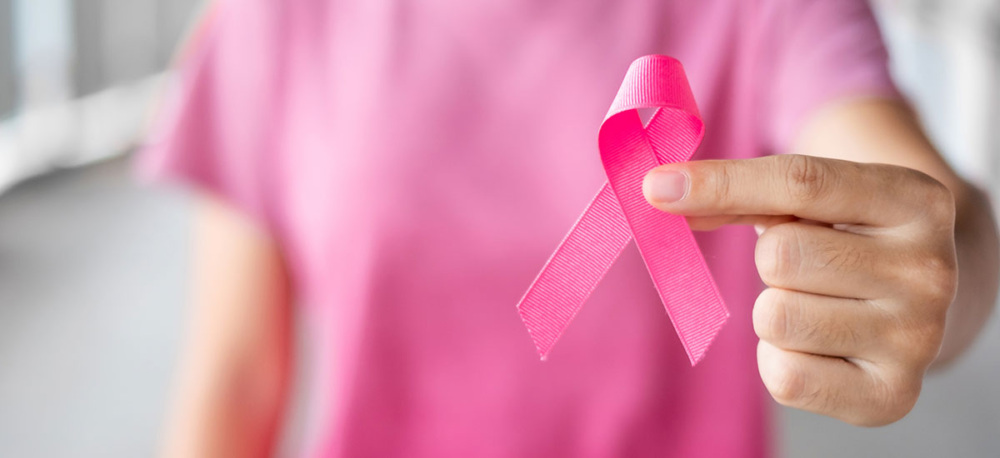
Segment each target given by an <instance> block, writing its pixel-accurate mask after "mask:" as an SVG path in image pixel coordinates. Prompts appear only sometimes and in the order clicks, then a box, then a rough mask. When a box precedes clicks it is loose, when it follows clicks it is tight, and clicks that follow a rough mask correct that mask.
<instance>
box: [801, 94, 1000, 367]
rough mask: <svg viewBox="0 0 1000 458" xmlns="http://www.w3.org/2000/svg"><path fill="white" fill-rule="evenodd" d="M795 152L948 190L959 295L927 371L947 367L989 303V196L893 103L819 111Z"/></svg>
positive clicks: (999, 275) (992, 294)
mask: <svg viewBox="0 0 1000 458" xmlns="http://www.w3.org/2000/svg"><path fill="white" fill-rule="evenodd" d="M794 151H795V152H796V153H799V154H808V155H812V156H820V157H829V158H834V159H845V160H849V161H855V162H880V163H885V164H894V165H900V166H903V167H908V168H911V169H916V170H919V171H921V172H924V173H926V174H928V175H930V176H932V177H934V178H935V179H936V180H937V181H940V182H941V183H943V184H944V185H945V186H947V187H948V189H949V190H950V191H951V193H952V195H953V196H954V198H955V246H956V251H957V254H958V271H959V281H958V294H957V295H956V297H955V301H954V303H953V305H952V306H951V308H950V309H949V311H948V321H947V330H946V332H945V334H944V343H943V344H942V346H941V353H940V354H939V355H938V358H937V360H936V361H935V364H934V365H935V367H940V366H943V365H947V364H948V363H950V362H952V361H954V359H955V358H957V357H958V356H959V355H960V354H961V353H962V352H963V351H965V349H966V348H968V347H969V345H970V344H972V342H973V341H974V340H975V338H976V336H977V335H978V334H979V331H980V329H982V327H983V325H984V324H986V320H987V318H989V316H990V313H991V312H992V311H993V308H994V304H995V303H996V298H997V282H998V280H1000V259H998V256H1000V248H998V245H997V227H996V223H995V222H994V221H995V220H994V217H993V211H992V208H991V206H990V202H989V199H988V197H987V196H986V195H985V194H984V193H983V192H982V191H980V190H979V189H977V188H976V187H974V186H972V185H970V184H969V183H967V182H966V181H964V180H963V179H962V178H961V177H959V176H958V175H957V174H956V173H955V172H954V171H953V170H952V169H951V168H950V167H949V166H948V164H946V163H945V161H944V160H943V159H942V158H941V156H940V155H939V154H938V153H937V151H936V150H935V148H934V146H933V145H931V143H930V141H928V139H927V137H926V136H925V135H924V132H923V130H922V128H921V127H920V123H919V121H918V120H917V118H916V116H915V115H914V113H913V111H912V110H910V109H909V108H908V107H907V106H906V105H904V104H903V103H901V102H898V101H888V100H870V101H854V102H847V103H842V104H837V105H834V106H832V107H830V108H828V109H826V110H821V111H820V113H818V114H817V115H816V116H815V119H813V120H811V121H810V122H809V124H808V125H807V126H806V128H805V129H804V131H803V134H802V136H801V137H800V139H799V141H798V144H797V145H796V146H795V150H794Z"/></svg>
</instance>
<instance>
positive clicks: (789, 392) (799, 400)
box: [761, 361, 815, 406]
mask: <svg viewBox="0 0 1000 458" xmlns="http://www.w3.org/2000/svg"><path fill="white" fill-rule="evenodd" d="M761 378H762V380H763V381H764V385H765V386H766V387H767V390H768V392H770V393H771V397H773V398H774V400H775V401H777V402H778V403H779V404H782V405H786V406H800V405H802V404H803V403H804V402H808V401H809V398H812V397H815V395H814V394H813V395H810V391H809V390H808V389H807V387H806V377H805V374H804V373H803V372H802V371H801V370H799V369H798V368H797V367H796V366H795V365H794V364H791V363H790V362H788V361H784V362H782V363H779V364H776V365H774V366H772V367H771V369H770V370H769V371H768V372H767V373H764V374H761Z"/></svg>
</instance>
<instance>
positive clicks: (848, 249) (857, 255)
mask: <svg viewBox="0 0 1000 458" xmlns="http://www.w3.org/2000/svg"><path fill="white" fill-rule="evenodd" d="M815 250H816V255H817V258H818V259H817V261H818V262H817V264H818V265H817V267H819V268H821V269H824V270H833V271H835V272H852V271H857V270H865V271H870V270H871V267H872V266H871V263H872V260H871V258H870V257H869V256H868V255H867V253H866V252H865V251H864V249H863V248H862V247H860V246H857V245H852V244H849V243H819V244H817V245H816V247H815Z"/></svg>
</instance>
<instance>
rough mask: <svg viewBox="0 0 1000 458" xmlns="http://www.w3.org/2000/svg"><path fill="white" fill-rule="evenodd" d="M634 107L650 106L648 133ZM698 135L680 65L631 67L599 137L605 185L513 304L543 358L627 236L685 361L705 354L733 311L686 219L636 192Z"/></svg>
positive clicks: (657, 59)
mask: <svg viewBox="0 0 1000 458" xmlns="http://www.w3.org/2000/svg"><path fill="white" fill-rule="evenodd" d="M640 108H656V111H655V113H654V114H653V116H652V118H650V120H649V122H648V123H647V125H646V126H645V127H643V124H642V120H641V119H640V118H639V112H638V110H639V109H640ZM704 133H705V126H704V124H703V123H702V120H701V117H700V115H699V113H698V107H697V105H696V104H695V101H694V95H693V94H692V93H691V88H690V86H689V85H688V81H687V77H686V76H685V74H684V67H682V66H681V63H680V62H678V61H677V60H676V59H673V58H671V57H667V56H644V57H640V58H639V59H636V61H635V62H632V65H631V66H630V67H629V69H628V72H627V73H626V74H625V81H624V82H622V85H621V88H620V89H619V90H618V95H616V96H615V100H614V102H613V103H612V104H611V109H610V110H608V114H607V116H606V117H605V118H604V123H603V124H602V125H601V129H600V132H599V134H598V145H599V147H600V152H601V161H602V162H603V164H604V170H605V172H606V173H607V176H608V182H606V183H605V184H604V186H602V187H601V190H600V191H599V192H598V193H597V197H595V198H594V200H593V201H592V202H591V203H590V205H589V206H587V209H586V210H584V212H583V215H581V216H580V219H579V220H578V221H577V222H576V224H575V225H574V226H573V228H572V229H570V232H569V234H568V235H566V238H565V239H563V241H562V243H560V244H559V247H558V248H556V251H555V253H553V254H552V257H550V258H549V260H548V262H546V264H545V266H544V267H543V268H542V271H541V272H540V273H539V274H538V277H537V278H535V281H534V282H533V283H532V284H531V287H529V288H528V292H527V293H525V295H524V297H523V298H522V299H521V302H520V303H519V304H518V306H517V308H518V311H519V313H520V315H521V319H522V320H524V324H525V326H526V327H527V328H528V333H529V334H531V338H532V340H533V341H534V342H535V347H536V348H537V349H538V353H539V355H541V357H542V359H543V360H544V359H545V357H546V356H547V355H548V354H549V351H551V350H552V347H553V345H555V343H556V341H557V340H558V339H559V336H561V335H562V333H563V331H565V330H566V327H567V326H568V325H569V322H570V321H571V320H572V319H573V317H574V316H575V315H576V313H577V311H579V310H580V307H581V306H582V305H583V303H584V302H585V301H586V300H587V298H588V297H589V296H590V294H591V293H592V292H593V291H594V288H596V287H597V284H598V283H599V282H600V281H601V279H602V278H603V277H604V274H605V273H607V271H608V269H610V268H611V265H612V264H614V262H615V260H616V259H617V258H618V255H619V254H620V253H621V252H622V250H624V249H625V246H626V245H627V244H628V242H629V241H630V240H631V239H632V238H633V237H634V238H635V241H636V245H637V246H638V247H639V252H640V254H641V255H642V259H643V260H644V261H645V262H646V267H647V268H648V269H649V273H650V275H651V276H652V278H653V284H654V285H655V287H656V290H657V292H659V294H660V299H662V300H663V303H664V306H665V307H666V309H667V314H668V315H669V316H670V320H671V322H673V325H674V329H675V330H676V331H677V335H678V336H679V337H680V339H681V343H682V344H683V346H684V350H685V351H686V352H687V355H688V358H689V359H690V360H691V365H692V366H693V365H695V364H697V363H698V361H700V360H701V359H702V357H703V356H704V355H705V352H706V351H707V350H708V347H709V345H711V343H712V340H713V339H714V338H715V336H716V335H717V334H718V333H719V330H720V329H721V328H722V325H723V324H724V323H725V322H726V319H727V318H728V317H729V312H728V310H726V306H725V305H724V304H723V303H722V297H721V296H720V294H719V290H718V288H717V287H716V286H715V282H714V281H713V280H712V275H711V273H710V272H709V270H708V266H707V265H706V264H705V259H704V258H703V257H702V255H701V251H700V250H699V249H698V245H697V243H696V242H695V239H694V235H693V234H692V233H691V229H690V228H689V227H688V225H687V221H686V220H685V219H684V217H682V216H677V215H672V214H669V213H664V212H661V211H659V210H657V209H655V208H653V207H652V206H651V205H649V203H647V202H646V199H645V198H644V197H643V194H642V180H643V177H644V176H645V175H646V173H647V172H649V170H650V169H652V168H654V167H656V166H658V165H660V164H665V163H671V162H683V161H687V160H689V159H690V158H691V155H692V154H694V151H695V150H696V149H697V148H698V145H699V144H700V143H701V139H702V137H703V136H704Z"/></svg>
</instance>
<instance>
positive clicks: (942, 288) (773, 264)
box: [643, 102, 997, 426]
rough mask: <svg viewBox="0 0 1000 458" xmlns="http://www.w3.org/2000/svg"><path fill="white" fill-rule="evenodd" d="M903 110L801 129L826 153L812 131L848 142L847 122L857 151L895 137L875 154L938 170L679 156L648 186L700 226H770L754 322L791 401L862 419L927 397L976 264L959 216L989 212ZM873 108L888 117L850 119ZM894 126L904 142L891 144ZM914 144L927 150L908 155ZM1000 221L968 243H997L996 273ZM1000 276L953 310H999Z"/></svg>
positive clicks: (782, 395) (763, 241) (787, 158)
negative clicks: (963, 272) (995, 306)
mask: <svg viewBox="0 0 1000 458" xmlns="http://www.w3.org/2000/svg"><path fill="white" fill-rule="evenodd" d="M901 108H902V107H901V106H900V105H897V104H894V103H889V102H884V103H872V102H869V103H855V104H847V105H842V106H838V107H836V109H834V110H833V111H831V112H828V113H825V114H823V115H822V116H820V117H819V119H818V120H817V121H815V122H814V123H813V125H812V126H810V127H809V128H808V130H807V133H808V135H812V136H813V138H812V139H808V138H807V139H804V140H801V141H800V146H801V145H802V144H804V145H807V146H806V147H805V148H801V147H800V150H801V149H805V150H806V151H809V152H816V153H824V152H826V150H824V149H822V148H811V147H808V145H809V144H810V143H811V142H816V143H819V144H822V145H824V147H826V148H833V149H834V150H836V148H834V145H830V142H833V143H834V144H836V142H837V141H838V140H837V139H836V138H827V137H831V136H832V133H834V132H839V133H840V134H845V133H846V134H848V137H846V138H849V139H850V140H849V141H850V142H854V143H853V144H852V146H854V147H855V148H861V149H862V150H864V149H868V150H873V151H874V150H878V148H879V147H887V148H889V149H888V152H883V153H882V154H881V155H880V154H879V153H873V152H871V151H869V152H867V153H865V154H864V156H865V157H867V158H869V159H871V160H883V161H886V162H897V163H899V162H903V163H906V162H907V161H908V160H912V162H911V164H913V165H915V166H920V165H923V166H924V167H923V168H924V169H925V171H918V170H915V169H914V168H907V167H902V166H899V165H889V164H873V163H861V162H854V161H848V160H840V159H832V158H829V157H816V155H799V154H794V155H782V156H771V157H765V158H758V159H747V160H718V161H696V162H689V163H680V164H668V165H663V166H660V167H658V168H656V169H654V170H653V171H651V172H650V173H649V174H648V175H647V177H646V180H645V181H644V184H643V191H644V193H645V195H646V198H647V200H649V201H650V203H651V204H652V205H653V206H655V207H656V208H658V209H660V210H663V211H667V212H671V213H675V214H680V215H684V216H687V217H688V221H689V223H690V224H691V226H692V228H694V229H696V230H699V229H700V230H710V229H713V228H716V227H719V226H721V225H723V224H754V225H755V226H757V229H758V232H759V233H760V236H759V238H758V241H757V246H756V251H755V262H756V266H757V270H758V273H759V274H760V277H761V279H762V280H763V281H764V283H765V284H766V285H767V286H768V288H767V289H765V290H764V291H763V292H762V293H761V294H760V295H759V296H758V298H757V300H756V302H755V304H754V307H753V326H754V330H755V332H756V333H757V335H758V336H759V337H760V342H759V345H758V348H757V358H758V367H759V371H760V375H761V378H762V380H763V382H764V385H765V386H766V387H767V389H768V391H770V393H771V395H772V397H774V399H775V400H776V401H777V402H779V403H780V404H783V405H786V406H790V407H795V408H799V409H803V410H807V411H812V412H816V413H820V414H824V415H828V416H831V417H834V418H838V419H840V420H843V421H845V422H848V423H851V424H856V425H864V426H878V425H884V424H888V423H892V422H894V421H896V420H899V419H900V418H902V417H903V416H905V415H906V414H907V413H909V412H910V411H911V409H912V408H913V406H914V405H915V403H916V401H917V398H918V396H919V394H920V390H921V386H922V382H923V378H924V375H925V373H926V371H927V369H928V368H929V367H930V366H931V365H932V363H934V362H935V360H936V359H937V358H938V357H939V353H940V350H941V348H942V342H943V341H944V340H945V339H946V335H947V334H948V333H947V332H946V329H947V328H948V326H946V323H947V321H948V320H946V318H948V317H949V306H950V305H951V304H952V303H953V301H954V300H955V298H956V294H957V293H959V289H960V288H959V281H958V273H959V270H960V266H961V265H964V264H970V265H971V264H972V263H974V262H975V260H974V259H970V260H969V261H968V262H963V263H960V262H959V257H960V256H959V255H960V251H961V250H958V249H957V248H956V234H966V232H963V231H962V230H961V229H962V228H957V227H956V221H959V222H962V221H965V220H963V219H962V218H958V219H956V209H957V208H959V207H970V206H971V207H972V210H978V211H981V213H982V214H985V215H989V214H990V212H989V206H988V204H983V203H976V204H969V201H972V200H973V199H971V197H970V196H972V195H973V193H972V192H971V191H970V188H968V187H965V186H963V185H962V184H963V182H961V181H960V180H957V179H956V178H955V176H954V174H953V173H952V172H950V169H947V166H944V165H943V164H944V163H943V161H940V160H939V159H938V160H937V161H934V160H933V159H934V157H937V156H936V153H933V149H931V148H929V144H928V143H926V141H925V140H924V141H916V140H914V137H919V138H920V139H923V138H924V137H923V136H922V134H921V133H920V130H919V127H918V124H916V123H914V122H912V119H908V118H906V116H905V114H906V113H908V111H906V110H902V109H901ZM868 117H871V118H873V119H874V121H873V120H868V122H877V123H882V124H883V126H882V127H883V128H882V129H875V130H874V131H872V132H867V131H865V129H858V128H854V129H852V128H851V127H850V126H851V125H853V124H855V123H859V122H862V121H864V118H868ZM858 118H861V119H858ZM816 122H819V123H820V124H819V125H816ZM822 123H826V125H823V124H822ZM862 123H863V122H862ZM908 125H909V127H906V126H908ZM841 130H845V132H840V131H841ZM886 135H888V136H890V137H891V136H897V140H896V141H888V143H887V141H886V138H885V137H886ZM817 137H818V138H817ZM834 137H836V136H834ZM866 137H869V140H868V141H866V140H865V138H866ZM817 140H822V141H818V142H817ZM908 145H909V146H912V145H919V146H921V148H922V149H919V150H912V151H913V152H912V153H911V154H910V155H909V156H908V155H907V154H905V153H901V152H900V151H903V150H905V148H907V147H908ZM852 151H854V154H859V155H860V154H861V153H860V152H858V151H857V150H852ZM862 152H864V151H862ZM929 154H933V155H934V157H930V156H928V155H929ZM899 158H904V160H899ZM906 158H911V159H906ZM927 164H932V165H933V166H928V165H927ZM928 173H935V174H937V175H938V176H942V177H943V180H938V179H935V178H932V176H931V175H929V174H928ZM942 181H950V182H951V183H952V184H953V186H954V187H955V188H956V189H957V190H959V193H953V192H952V190H951V189H949V186H946V185H945V184H943V183H942ZM977 202H978V201H977ZM982 202H985V199H983V200H982ZM983 205H985V208H980V207H982V206H983ZM966 220H967V218H966ZM991 221H992V220H990V223H987V224H985V225H984V227H985V228H986V229H987V230H981V231H978V232H976V233H974V234H972V237H971V240H963V243H964V244H968V243H969V242H970V241H971V242H973V243H977V244H979V245H980V246H985V247H989V248H990V249H991V250H992V252H991V253H987V254H985V255H982V256H985V257H988V258H990V259H991V260H992V261H991V263H989V264H991V265H990V266H988V267H990V268H989V269H987V270H988V271H992V272H994V273H995V272H996V264H997V261H996V258H997V256H996V251H997V250H996V230H995V226H994V225H993V224H992V223H991ZM980 225H981V226H983V225H982V224H980ZM965 238H966V239H969V238H970V237H965ZM959 245H960V246H961V245H962V244H959ZM980 262H981V261H980ZM995 277H996V275H993V276H992V278H991V279H988V280H983V281H980V282H978V283H979V284H976V282H973V283H970V284H963V285H962V288H963V289H970V290H976V291H978V292H979V294H978V296H980V297H978V298H976V299H975V300H974V302H976V306H969V307H963V308H960V307H953V308H955V309H960V310H954V311H952V314H954V313H959V312H961V313H962V314H964V315H967V316H981V315H983V314H984V313H986V314H988V313H989V310H990V308H991V306H992V303H993V299H994V298H995V297H996V279H995ZM969 297H970V296H969V295H966V298H969ZM984 310H985V312H984ZM967 316H966V317H952V318H956V319H959V320H960V321H961V320H962V318H966V319H965V321H968V317H967ZM948 319H951V318H948ZM975 331H978V328H976V329H975ZM972 334H973V335H974V334H975V332H973V333H972ZM949 337H950V336H949ZM955 339H956V340H959V341H963V342H965V345H957V346H956V348H958V350H957V351H960V349H961V348H964V346H967V344H968V342H969V341H971V337H968V336H956V337H955ZM957 351H956V352H957Z"/></svg>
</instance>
